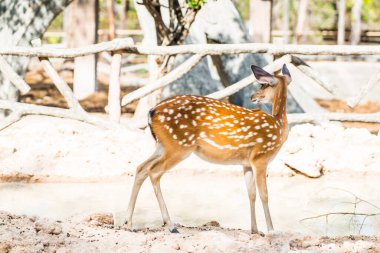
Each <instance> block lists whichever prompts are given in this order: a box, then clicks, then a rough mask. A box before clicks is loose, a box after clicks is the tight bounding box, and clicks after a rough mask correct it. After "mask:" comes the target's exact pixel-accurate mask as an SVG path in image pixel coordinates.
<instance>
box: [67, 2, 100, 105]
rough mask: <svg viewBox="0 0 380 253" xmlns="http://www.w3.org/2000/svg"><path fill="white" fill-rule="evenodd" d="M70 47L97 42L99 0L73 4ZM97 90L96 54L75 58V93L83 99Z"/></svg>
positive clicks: (69, 32)
mask: <svg viewBox="0 0 380 253" xmlns="http://www.w3.org/2000/svg"><path fill="white" fill-rule="evenodd" d="M70 14H71V15H72V16H71V21H72V23H71V25H70V28H69V31H68V34H70V38H69V40H70V42H69V46H70V47H80V46H86V45H89V44H93V43H96V42H97V30H98V27H97V20H98V0H75V1H74V2H73V4H72V5H71V11H70ZM95 90H96V55H89V56H84V57H77V58H75V59H74V94H75V96H76V98H77V99H83V98H86V97H87V96H89V95H91V94H92V93H93V92H94V91H95Z"/></svg>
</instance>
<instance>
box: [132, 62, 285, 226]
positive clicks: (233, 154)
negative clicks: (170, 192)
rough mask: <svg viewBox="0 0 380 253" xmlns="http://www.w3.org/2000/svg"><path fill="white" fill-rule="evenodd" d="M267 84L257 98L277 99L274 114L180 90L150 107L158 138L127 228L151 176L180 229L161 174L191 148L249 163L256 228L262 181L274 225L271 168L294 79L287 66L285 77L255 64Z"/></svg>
mask: <svg viewBox="0 0 380 253" xmlns="http://www.w3.org/2000/svg"><path fill="white" fill-rule="evenodd" d="M251 69H252V72H253V74H254V75H255V77H256V79H257V81H258V82H259V84H260V85H261V88H260V89H259V90H257V92H256V93H254V94H253V95H252V97H251V99H252V101H253V102H254V103H262V102H264V101H269V102H271V103H272V108H273V109H272V115H269V114H267V113H265V112H263V111H261V110H259V109H252V110H250V109H246V108H243V107H239V106H236V105H232V104H229V103H225V102H222V101H219V100H216V99H212V98H207V97H201V96H192V95H180V96H175V97H172V98H169V99H167V100H165V101H163V102H161V103H159V104H158V105H157V106H156V107H154V108H153V109H151V110H150V113H149V126H150V129H151V132H152V134H153V136H154V138H155V140H156V142H157V148H156V151H155V152H154V154H153V155H152V156H151V157H150V158H149V159H147V160H146V161H145V162H143V163H142V164H141V165H140V166H138V168H137V170H136V176H135V181H134V185H133V189H132V194H131V198H130V202H129V206H128V211H127V221H126V224H127V227H129V228H132V214H133V210H134V207H135V203H136V198H137V195H138V192H139V190H140V187H141V185H142V183H143V182H144V180H145V179H146V178H147V177H148V176H149V178H150V180H151V182H152V185H153V188H154V192H155V195H156V197H157V200H158V204H159V207H160V210H161V215H162V218H163V222H164V225H166V226H168V227H169V230H170V232H178V231H177V229H176V227H175V226H174V224H173V223H172V221H171V219H170V217H169V213H168V210H167V208H166V204H165V202H164V199H163V196H162V193H161V188H160V179H161V176H162V175H163V174H164V173H165V172H167V171H168V170H170V169H171V168H172V167H173V166H174V165H176V164H177V163H178V162H180V161H182V160H184V159H185V158H186V157H188V156H189V155H190V154H191V153H195V154H197V155H198V156H200V157H201V158H203V159H205V160H208V161H211V162H215V163H221V164H239V165H240V164H241V165H243V171H244V178H245V182H246V186H247V190H248V197H249V202H250V207H251V233H257V232H258V230H257V224H256V214H255V200H256V184H257V188H258V190H259V194H260V198H261V201H262V205H263V208H264V214H265V219H266V223H267V228H268V231H271V230H273V225H272V219H271V216H270V212H269V207H268V190H267V183H266V170H267V166H268V163H269V162H270V160H271V159H273V158H274V157H275V155H276V153H277V152H278V151H279V150H280V148H281V146H282V144H283V143H284V142H285V140H286V138H287V136H288V130H287V118H286V96H287V86H288V84H289V83H290V82H291V76H290V73H289V71H288V69H287V67H286V65H284V66H283V68H282V76H279V75H276V76H273V75H271V74H269V73H267V72H266V71H265V70H263V69H261V68H259V67H257V66H254V65H252V66H251Z"/></svg>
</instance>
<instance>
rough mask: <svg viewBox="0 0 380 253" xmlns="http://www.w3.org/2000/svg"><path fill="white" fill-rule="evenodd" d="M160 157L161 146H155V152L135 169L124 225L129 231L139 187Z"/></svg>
mask: <svg viewBox="0 0 380 253" xmlns="http://www.w3.org/2000/svg"><path fill="white" fill-rule="evenodd" d="M161 155H162V146H161V145H160V144H159V145H157V148H156V151H155V152H154V153H153V155H151V156H150V157H149V158H148V159H147V160H146V161H144V162H143V163H142V164H140V165H139V166H138V167H137V169H136V174H135V181H134V183H133V188H132V193H131V197H130V199H129V204H128V210H127V220H126V222H125V224H127V227H128V228H129V229H132V216H133V211H134V209H135V205H136V199H137V195H138V194H139V191H140V188H141V185H142V184H143V183H144V181H145V179H146V178H147V177H148V171H149V169H150V168H151V167H152V166H153V165H154V164H155V162H156V161H157V160H158V159H159V158H160V156H161Z"/></svg>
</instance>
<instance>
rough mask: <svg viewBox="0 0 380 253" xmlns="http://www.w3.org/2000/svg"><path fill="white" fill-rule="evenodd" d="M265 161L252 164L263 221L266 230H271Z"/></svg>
mask: <svg viewBox="0 0 380 253" xmlns="http://www.w3.org/2000/svg"><path fill="white" fill-rule="evenodd" d="M267 164H268V163H267V162H258V163H254V166H255V168H256V182H257V188H258V190H259V194H260V199H261V203H262V204H263V208H264V214H265V221H266V223H267V228H268V231H272V230H273V224H272V218H271V216H270V212H269V206H268V189H267V174H266V169H267Z"/></svg>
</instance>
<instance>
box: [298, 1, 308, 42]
mask: <svg viewBox="0 0 380 253" xmlns="http://www.w3.org/2000/svg"><path fill="white" fill-rule="evenodd" d="M308 5H309V0H301V2H300V6H299V8H298V17H297V26H296V41H297V43H301V44H302V43H303V42H304V41H303V40H304V32H305V23H306V20H307V7H308Z"/></svg>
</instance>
